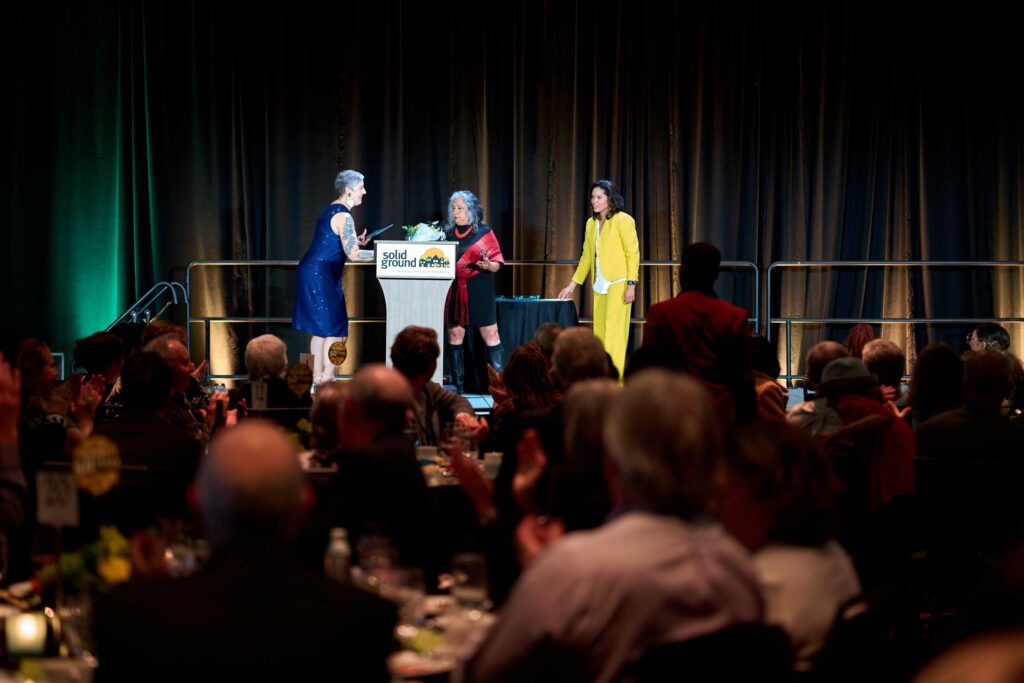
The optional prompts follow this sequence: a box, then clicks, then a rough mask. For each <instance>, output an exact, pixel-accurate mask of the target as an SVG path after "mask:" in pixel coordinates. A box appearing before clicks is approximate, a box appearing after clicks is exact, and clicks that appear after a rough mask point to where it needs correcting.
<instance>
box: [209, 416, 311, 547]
mask: <svg viewBox="0 0 1024 683" xmlns="http://www.w3.org/2000/svg"><path fill="white" fill-rule="evenodd" d="M196 488H197V492H198V494H199V509H200V511H201V512H202V515H203V522H204V524H205V527H206V531H207V535H208V537H209V540H210V543H211V544H213V545H214V546H222V545H225V544H228V543H238V542H260V543H266V542H267V541H270V540H274V539H276V540H288V539H290V538H291V537H292V535H293V534H294V533H296V532H297V531H298V522H299V518H300V510H301V504H302V501H303V479H302V472H301V470H300V468H299V461H298V456H297V453H296V450H295V444H294V442H293V441H292V440H291V439H289V438H288V436H287V435H286V434H285V433H284V431H283V430H281V429H280V428H279V427H277V426H276V425H274V424H272V423H270V422H266V421H263V420H258V419H249V420H245V421H244V422H243V423H242V424H240V425H239V426H238V427H235V428H232V429H227V430H224V431H222V432H221V433H219V434H218V435H217V436H216V437H214V439H213V441H212V442H211V443H210V449H209V451H208V452H207V454H206V456H205V457H204V458H203V460H202V462H201V463H200V466H199V474H198V475H197V478H196Z"/></svg>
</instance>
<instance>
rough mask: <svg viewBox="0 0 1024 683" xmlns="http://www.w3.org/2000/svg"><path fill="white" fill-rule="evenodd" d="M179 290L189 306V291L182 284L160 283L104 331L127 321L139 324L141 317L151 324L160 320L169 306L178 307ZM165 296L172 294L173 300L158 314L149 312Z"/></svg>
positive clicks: (172, 282)
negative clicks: (152, 321)
mask: <svg viewBox="0 0 1024 683" xmlns="http://www.w3.org/2000/svg"><path fill="white" fill-rule="evenodd" d="M179 290H180V291H181V295H182V298H183V299H184V300H185V305H186V306H187V305H188V291H187V290H186V288H185V287H184V286H183V285H182V284H181V283H180V282H174V281H170V282H167V281H163V282H158V283H156V284H155V285H153V286H152V287H150V288H149V291H147V292H146V293H145V294H143V295H142V296H140V297H139V300H138V301H136V302H135V303H133V304H132V305H131V306H129V307H128V308H127V309H126V310H125V312H124V313H122V314H121V316H120V317H119V318H118V319H117V320H115V321H114V322H112V323H110V324H109V325H107V329H106V330H104V331H105V332H109V331H110V330H112V329H113V328H114V327H115V326H116V325H119V324H121V323H123V322H125V321H130V322H133V323H134V322H138V320H139V318H140V317H142V318H143V319H144V320H145V321H146V322H149V320H152V319H155V318H159V317H160V314H161V313H163V312H164V310H165V309H166V308H167V307H168V306H170V305H171V304H175V305H177V303H178V291H179ZM164 294H170V295H171V300H170V301H169V302H168V303H166V304H164V306H163V308H161V309H160V310H159V311H157V312H156V313H153V312H151V311H150V310H149V307H150V306H152V305H153V304H155V303H156V302H157V301H159V299H160V297H161V296H163V295H164Z"/></svg>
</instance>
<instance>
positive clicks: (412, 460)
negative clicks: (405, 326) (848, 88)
mask: <svg viewBox="0 0 1024 683" xmlns="http://www.w3.org/2000/svg"><path fill="white" fill-rule="evenodd" d="M411 404H412V391H411V389H410V386H409V382H408V381H407V380H406V379H405V378H404V377H403V376H402V375H401V374H400V373H399V372H397V371H396V370H392V369H391V368H387V367H385V366H384V365H367V366H365V367H364V368H362V369H361V370H360V371H359V372H357V373H356V376H355V377H354V378H353V379H352V381H351V382H350V383H349V393H348V397H347V398H346V399H345V403H344V405H343V406H342V409H341V423H342V424H343V425H344V428H343V429H342V431H341V434H340V441H341V443H340V444H339V445H340V450H339V452H338V453H337V454H336V455H335V457H334V461H335V462H336V463H337V465H338V472H337V473H336V474H335V476H334V479H333V480H332V482H331V484H330V486H329V487H328V489H327V490H326V491H325V492H324V493H323V495H321V496H320V500H319V501H318V514H317V518H316V521H317V524H316V525H314V530H313V532H312V533H313V534H314V542H315V545H316V548H317V552H318V553H319V552H322V549H323V548H324V547H325V546H326V543H327V533H328V530H329V529H330V528H331V527H344V528H346V529H348V537H349V539H351V540H352V542H353V544H354V548H353V550H354V552H355V555H356V558H357V559H360V560H365V559H366V558H360V557H359V553H360V550H361V549H362V548H363V547H366V546H368V545H370V544H372V543H374V542H376V541H377V540H382V539H386V540H387V541H389V542H390V544H391V546H392V547H393V549H394V551H395V552H396V554H397V557H396V558H393V559H395V560H397V562H398V563H400V564H401V565H403V566H409V567H422V568H423V569H424V570H426V572H427V575H428V576H432V575H434V574H436V573H438V571H439V570H440V567H441V564H442V563H443V560H444V559H446V558H441V557H439V556H438V552H439V551H438V543H437V538H436V529H437V525H436V524H435V522H434V519H435V517H434V511H433V510H432V508H431V505H430V500H429V499H428V496H427V484H426V481H425V480H424V479H423V473H422V472H421V470H420V467H419V464H418V463H417V461H416V448H415V446H414V445H413V442H412V441H411V440H410V439H409V438H408V437H407V436H406V435H405V433H404V432H405V429H406V426H407V425H408V414H409V411H410V406H411Z"/></svg>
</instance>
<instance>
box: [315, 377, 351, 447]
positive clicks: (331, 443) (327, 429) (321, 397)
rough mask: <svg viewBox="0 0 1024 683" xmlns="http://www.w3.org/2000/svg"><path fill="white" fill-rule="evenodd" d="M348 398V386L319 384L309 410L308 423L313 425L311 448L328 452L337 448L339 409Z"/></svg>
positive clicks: (331, 383)
mask: <svg viewBox="0 0 1024 683" xmlns="http://www.w3.org/2000/svg"><path fill="white" fill-rule="evenodd" d="M347 397H348V384H346V383H345V382H326V383H324V384H321V385H320V386H319V387H318V388H317V390H316V394H314V396H313V407H312V408H310V410H309V421H310V422H311V423H312V424H313V441H314V442H315V443H314V444H313V447H314V448H316V449H318V450H321V451H328V450H331V449H334V448H337V447H338V445H339V443H338V437H339V435H340V434H341V407H342V406H343V405H345V399H346V398H347Z"/></svg>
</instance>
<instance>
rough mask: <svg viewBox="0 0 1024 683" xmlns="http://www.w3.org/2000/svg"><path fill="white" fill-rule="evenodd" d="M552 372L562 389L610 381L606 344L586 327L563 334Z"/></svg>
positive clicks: (555, 351)
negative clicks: (585, 382)
mask: <svg viewBox="0 0 1024 683" xmlns="http://www.w3.org/2000/svg"><path fill="white" fill-rule="evenodd" d="M551 372H552V373H553V374H554V376H555V380H556V383H557V384H558V385H559V386H560V387H561V388H562V389H568V388H569V387H570V386H572V385H573V384H574V383H576V382H579V381H581V380H584V379H595V378H598V377H607V376H608V361H607V359H606V358H605V352H604V344H602V343H601V340H600V339H598V338H597V337H596V336H595V335H594V333H593V332H591V331H590V330H588V329H587V328H585V327H570V328H569V329H567V330H562V332H561V333H560V334H559V335H558V338H557V339H555V349H554V352H553V353H552V354H551Z"/></svg>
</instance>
